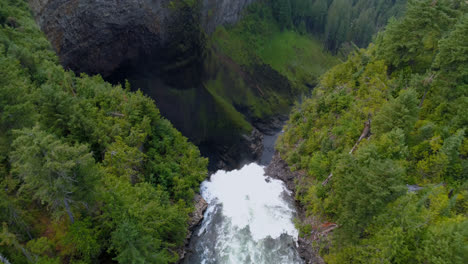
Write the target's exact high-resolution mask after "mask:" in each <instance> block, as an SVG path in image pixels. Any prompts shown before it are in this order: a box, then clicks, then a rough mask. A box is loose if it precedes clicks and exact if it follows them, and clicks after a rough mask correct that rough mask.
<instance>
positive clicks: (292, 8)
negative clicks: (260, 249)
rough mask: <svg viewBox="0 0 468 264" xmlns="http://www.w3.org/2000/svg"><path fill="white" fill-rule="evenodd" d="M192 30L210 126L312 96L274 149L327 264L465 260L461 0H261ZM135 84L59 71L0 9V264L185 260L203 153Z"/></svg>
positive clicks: (37, 38) (466, 65) (0, 4)
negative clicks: (318, 233)
mask: <svg viewBox="0 0 468 264" xmlns="http://www.w3.org/2000/svg"><path fill="white" fill-rule="evenodd" d="M232 1H234V0H232ZM185 2H186V3H188V4H194V3H196V2H197V0H194V1H188V0H187V1H185V0H184V3H185ZM189 26H190V27H193V26H194V25H189ZM203 37H206V43H203V45H206V47H205V48H206V50H205V51H206V53H207V54H204V56H206V57H205V58H203V59H204V65H203V67H204V68H206V69H209V70H212V71H211V73H212V75H210V76H209V77H210V78H209V79H208V80H207V81H206V82H205V83H204V84H203V85H204V88H205V89H206V91H207V93H208V94H209V95H210V96H212V97H213V98H214V100H215V102H216V104H217V105H218V106H219V109H222V111H221V110H219V112H220V113H221V114H219V116H217V117H216V118H214V117H213V116H211V117H210V116H208V114H207V113H205V112H200V113H194V115H195V114H196V115H202V116H203V121H204V122H207V123H210V122H211V123H213V122H216V124H215V126H218V127H222V129H223V130H222V131H224V130H229V129H232V128H233V127H238V128H239V130H242V131H244V130H245V131H250V130H251V129H252V124H251V123H249V122H250V121H251V120H256V119H261V118H266V117H271V116H274V115H277V114H279V113H281V114H284V113H286V112H288V110H289V107H290V105H291V102H292V101H294V100H295V99H297V98H298V97H299V96H300V95H306V96H307V98H306V99H304V100H302V101H301V102H300V103H296V104H295V106H294V108H293V110H292V112H291V114H290V116H289V120H288V121H287V123H286V125H285V127H284V133H283V134H282V135H281V136H280V137H279V139H278V141H277V143H276V151H277V152H278V153H279V155H280V156H281V158H282V159H284V160H285V161H286V163H287V164H288V165H289V168H290V169H291V170H292V171H293V172H294V173H295V174H296V175H297V178H296V179H295V185H296V193H295V199H296V200H297V201H298V203H299V204H300V207H301V208H302V209H304V211H305V214H306V218H305V219H303V220H302V221H301V220H299V219H297V220H296V226H297V228H298V229H299V232H300V236H302V237H306V238H311V236H312V234H313V231H314V230H317V229H318V228H319V226H320V225H321V224H323V223H333V224H336V225H337V228H336V229H334V230H333V232H331V233H329V234H328V235H325V236H322V237H320V238H318V239H314V241H315V243H314V244H313V245H311V246H312V247H314V248H316V249H317V250H318V252H319V253H320V255H321V256H322V257H323V258H324V260H325V261H326V263H331V264H332V263H337V264H340V263H402V264H406V263H425V264H429V263H434V264H442V263H447V264H448V263H457V264H458V263H460V264H464V263H467V260H468V160H467V157H468V139H467V134H468V2H467V1H466V0H408V1H406V0H353V1H351V0H258V1H256V2H255V3H253V4H251V5H250V6H249V7H247V8H246V10H245V11H244V12H243V18H242V19H241V20H240V21H239V22H238V23H237V24H235V25H225V26H219V27H217V29H216V30H215V32H214V33H213V34H212V35H210V36H205V35H204V36H203ZM177 48H181V49H183V48H185V47H184V46H178V47H177ZM197 55H199V54H197ZM258 76H259V77H258ZM254 77H255V78H254ZM247 80H248V81H250V83H248V84H247ZM265 80H267V81H268V82H266V81H265ZM185 81H186V80H185ZM261 82H263V83H261ZM249 85H250V86H249ZM137 88H138V87H131V85H130V83H129V82H128V81H127V82H125V83H124V84H122V85H112V84H110V83H108V82H106V81H105V80H104V79H103V78H102V77H101V76H99V75H95V76H89V75H86V74H76V73H74V72H72V71H69V70H65V69H64V68H63V67H62V66H61V65H60V62H59V58H58V57H57V55H56V53H55V51H54V50H53V49H52V47H51V45H50V43H49V41H48V40H47V38H46V37H45V35H44V34H43V33H42V32H41V30H40V28H39V27H38V26H37V25H36V22H35V21H34V18H33V16H32V14H31V11H30V9H29V6H28V3H27V1H24V0H0V189H1V191H0V225H1V226H0V263H3V264H10V263H12V264H13V263H19V264H23V263H25V264H27V263H41V264H54V263H57V264H58V263H75V264H79V263H81V264H84V263H116V262H117V263H176V262H177V261H179V257H180V252H179V249H180V248H181V247H183V246H184V243H185V240H186V238H187V234H188V232H189V230H188V228H189V221H190V216H191V214H192V213H193V211H194V196H195V195H196V194H197V193H199V191H200V183H201V182H202V181H203V180H205V179H206V178H207V176H208V170H207V166H208V159H207V158H204V157H202V156H201V155H200V151H199V149H198V148H197V147H196V146H195V145H194V144H192V143H191V142H189V141H188V140H187V138H186V137H184V136H183V135H182V134H181V133H180V132H178V131H177V130H176V129H175V128H174V127H173V126H172V124H171V123H170V121H168V120H167V119H165V118H164V117H163V116H162V115H161V114H160V112H159V110H158V108H157V106H156V105H155V103H154V101H153V100H152V99H151V98H149V97H148V96H146V95H144V94H143V92H141V91H139V90H138V89H137ZM174 93H175V92H174ZM195 93H196V91H195V90H193V89H192V90H187V91H183V90H177V94H176V95H175V96H174V97H177V98H178V97H183V98H184V99H186V100H187V101H190V100H191V99H194V98H197V97H196V96H195ZM182 102H183V101H182ZM190 103H192V104H197V103H199V102H193V101H190ZM188 104H189V103H187V105H188ZM239 106H241V107H239ZM236 107H237V108H236ZM201 108H202V109H203V106H201ZM239 108H242V109H244V108H245V109H247V110H246V111H244V112H242V111H240V110H239ZM161 109H162V108H161ZM216 109H218V108H216ZM217 111H218V110H217ZM223 111H224V112H223ZM187 112H189V110H187ZM184 113H185V112H184ZM217 114H218V113H217ZM186 118H187V120H188V119H192V116H187V117H186ZM189 121H190V120H188V121H187V122H189ZM211 123H210V124H211ZM225 123H227V124H225ZM230 123H233V124H235V125H236V126H232V125H231V126H229V124H230ZM219 131H221V130H219ZM202 132H203V133H205V134H209V133H210V132H211V131H208V132H205V131H202ZM217 136H221V137H222V136H224V135H217Z"/></svg>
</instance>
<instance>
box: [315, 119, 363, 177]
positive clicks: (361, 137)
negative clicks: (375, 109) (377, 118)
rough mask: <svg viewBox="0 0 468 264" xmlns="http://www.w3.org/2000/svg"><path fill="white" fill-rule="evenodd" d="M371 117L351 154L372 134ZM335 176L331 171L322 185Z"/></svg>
mask: <svg viewBox="0 0 468 264" xmlns="http://www.w3.org/2000/svg"><path fill="white" fill-rule="evenodd" d="M371 134H372V133H371V119H370V118H369V119H368V120H367V121H366V122H365V123H364V129H363V130H362V133H361V136H360V137H359V139H358V140H357V141H356V143H355V144H354V146H353V148H352V149H351V150H350V151H349V155H352V154H353V152H354V151H355V150H356V148H357V147H358V146H359V143H361V141H362V140H363V139H365V138H368V137H370V136H371ZM332 177H333V173H330V175H328V177H327V178H326V179H325V180H324V181H323V182H322V186H325V185H327V184H328V182H329V181H330V180H331V178H332Z"/></svg>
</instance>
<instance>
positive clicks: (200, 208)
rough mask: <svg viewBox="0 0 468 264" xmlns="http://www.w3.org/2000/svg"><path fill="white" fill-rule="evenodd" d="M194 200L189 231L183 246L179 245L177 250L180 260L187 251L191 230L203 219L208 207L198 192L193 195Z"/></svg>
mask: <svg viewBox="0 0 468 264" xmlns="http://www.w3.org/2000/svg"><path fill="white" fill-rule="evenodd" d="M194 202H195V210H194V211H193V212H192V214H191V215H190V219H189V232H188V234H187V237H186V238H185V246H184V247H181V248H180V249H179V250H178V251H177V253H178V254H179V257H180V259H181V260H182V259H183V258H184V256H185V254H186V252H187V248H188V243H189V241H190V238H191V237H192V234H193V232H194V231H195V229H196V228H197V227H198V226H199V225H200V224H201V222H202V221H203V218H204V216H203V215H204V213H205V211H206V209H207V208H208V203H207V202H206V201H205V199H203V197H202V196H201V195H200V194H196V195H195V197H194Z"/></svg>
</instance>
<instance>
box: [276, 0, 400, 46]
mask: <svg viewBox="0 0 468 264" xmlns="http://www.w3.org/2000/svg"><path fill="white" fill-rule="evenodd" d="M270 1H271V5H272V6H273V13H274V16H275V18H276V20H277V21H278V22H279V23H280V25H282V28H296V29H298V30H300V31H305V32H310V33H314V34H315V35H321V36H322V37H323V40H324V43H325V44H326V47H327V48H328V49H329V50H331V51H333V52H337V51H338V50H339V49H344V51H346V50H349V49H350V47H349V44H350V42H353V43H355V44H356V45H358V46H359V47H365V46H366V45H367V44H369V42H370V41H371V40H372V36H373V35H374V34H375V33H377V31H379V30H380V29H381V28H382V27H384V26H385V25H386V24H387V21H388V19H389V18H391V17H398V16H400V15H402V13H403V11H404V8H405V5H406V0H393V1H389V0H358V1H349V0H270ZM343 44H344V45H343Z"/></svg>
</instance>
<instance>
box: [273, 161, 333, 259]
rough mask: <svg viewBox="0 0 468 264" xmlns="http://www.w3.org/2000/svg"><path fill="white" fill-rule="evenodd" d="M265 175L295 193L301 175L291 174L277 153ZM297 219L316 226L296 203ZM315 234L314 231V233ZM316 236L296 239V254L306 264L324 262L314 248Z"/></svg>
mask: <svg viewBox="0 0 468 264" xmlns="http://www.w3.org/2000/svg"><path fill="white" fill-rule="evenodd" d="M265 174H266V175H268V176H270V177H272V178H275V179H279V180H281V181H283V182H284V183H285V184H286V186H287V187H288V189H289V190H291V191H293V192H295V191H296V181H298V180H300V179H301V177H303V175H302V174H301V173H300V172H291V170H290V168H289V166H288V164H287V163H286V162H285V161H284V160H283V159H282V158H281V156H280V154H279V153H278V152H276V153H275V155H274V156H273V159H272V161H271V162H270V164H269V165H268V166H267V167H266V168H265ZM296 208H297V213H298V215H297V217H298V218H299V220H300V221H301V222H303V223H304V222H309V223H310V224H312V225H314V226H316V225H318V223H317V221H316V219H314V218H313V217H307V216H306V215H305V209H304V208H302V206H301V205H300V204H299V203H297V202H296ZM314 232H315V231H314ZM316 242H317V236H315V235H314V233H312V234H309V235H307V236H305V237H302V236H299V239H298V248H297V250H298V252H299V255H300V256H301V258H302V259H303V260H304V262H305V263H306V264H317V263H318V264H323V263H325V261H324V260H323V259H322V258H321V257H320V255H319V253H318V247H317V246H316Z"/></svg>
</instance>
